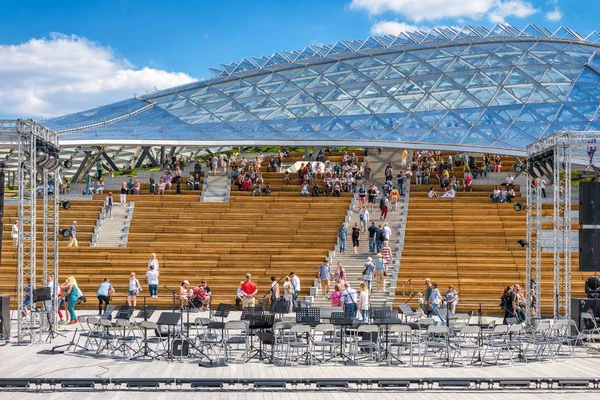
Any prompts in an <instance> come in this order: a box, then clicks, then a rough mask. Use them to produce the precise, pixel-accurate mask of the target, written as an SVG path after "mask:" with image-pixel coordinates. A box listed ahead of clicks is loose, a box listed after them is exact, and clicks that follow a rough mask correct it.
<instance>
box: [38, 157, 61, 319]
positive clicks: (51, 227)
mask: <svg viewBox="0 0 600 400" xmlns="http://www.w3.org/2000/svg"><path fill="white" fill-rule="evenodd" d="M59 171H60V170H59V168H57V169H56V170H52V171H50V170H48V169H44V172H43V175H44V178H43V181H42V184H43V185H44V188H48V187H49V185H50V183H51V182H53V187H54V191H53V192H50V193H49V191H48V190H47V189H45V190H44V195H43V202H44V203H43V204H44V217H43V239H42V240H43V247H42V248H43V249H44V252H43V260H42V266H43V271H42V285H44V286H45V285H46V282H48V275H49V274H50V273H52V274H53V275H54V283H53V287H52V293H57V291H58V285H57V282H58V281H57V279H58V228H59V218H58V210H59V206H58V204H59V203H58V196H59V194H60V193H59V186H60V183H61V177H60V172H59ZM57 309H58V296H53V298H52V307H51V310H50V312H51V316H52V317H51V321H50V322H51V323H54V322H55V321H54V316H55V314H56V310H57Z"/></svg>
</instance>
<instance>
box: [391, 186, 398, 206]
mask: <svg viewBox="0 0 600 400" xmlns="http://www.w3.org/2000/svg"><path fill="white" fill-rule="evenodd" d="M390 200H391V202H392V211H396V210H397V209H398V200H400V192H399V191H398V189H396V187H394V188H393V189H392V191H391V192H390Z"/></svg>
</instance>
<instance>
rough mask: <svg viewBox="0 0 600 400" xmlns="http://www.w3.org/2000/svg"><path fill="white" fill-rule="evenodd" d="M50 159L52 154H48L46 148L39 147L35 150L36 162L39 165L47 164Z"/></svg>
mask: <svg viewBox="0 0 600 400" xmlns="http://www.w3.org/2000/svg"><path fill="white" fill-rule="evenodd" d="M49 159H50V155H48V153H47V152H46V148H45V147H38V149H37V150H36V152H35V162H36V163H37V164H38V166H40V167H43V166H44V165H46V163H47V162H48V160H49Z"/></svg>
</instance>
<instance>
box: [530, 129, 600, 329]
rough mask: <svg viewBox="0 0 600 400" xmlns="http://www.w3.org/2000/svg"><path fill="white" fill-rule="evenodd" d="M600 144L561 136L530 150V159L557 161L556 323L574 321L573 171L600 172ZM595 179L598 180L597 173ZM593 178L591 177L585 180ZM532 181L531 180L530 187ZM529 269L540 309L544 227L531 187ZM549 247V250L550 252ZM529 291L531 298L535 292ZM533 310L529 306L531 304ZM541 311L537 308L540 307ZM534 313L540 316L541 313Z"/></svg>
mask: <svg viewBox="0 0 600 400" xmlns="http://www.w3.org/2000/svg"><path fill="white" fill-rule="evenodd" d="M597 143H600V132H563V131H560V132H557V133H555V134H554V135H552V136H548V137H546V138H543V139H540V140H539V141H537V142H535V143H533V144H530V145H529V146H527V158H528V160H530V159H531V158H532V157H535V156H538V155H541V154H546V155H547V154H548V152H551V154H552V156H553V157H554V162H553V165H552V166H553V171H552V184H553V196H552V204H553V209H552V211H553V213H552V223H553V228H552V246H551V248H552V255H553V258H552V260H553V285H554V290H553V304H554V309H553V311H554V312H553V314H554V318H555V319H562V318H570V317H571V268H572V257H571V255H572V254H571V253H572V252H573V251H576V246H574V244H573V243H572V241H571V239H572V235H573V233H574V231H573V227H572V217H571V210H572V194H571V190H572V187H571V186H572V185H571V180H572V179H573V177H572V176H571V168H572V165H573V164H574V163H576V164H579V165H582V166H583V165H587V166H588V167H587V168H586V171H588V172H589V171H592V172H593V171H596V172H599V171H600V169H598V168H597V167H596V166H595V165H594V164H595V163H596V164H597V163H600V157H597V156H596V144H597ZM589 173H591V172H589ZM592 175H593V177H598V175H597V174H596V173H595V172H594V174H592ZM583 177H584V178H585V177H589V176H583ZM531 181H532V178H531V177H528V182H527V183H528V185H529V186H530V185H531ZM527 201H528V207H527V241H528V244H529V246H528V248H527V265H526V279H527V282H528V283H529V282H530V279H531V278H533V277H535V280H536V283H537V296H538V303H537V305H538V307H539V303H541V301H540V300H541V299H540V297H539V293H540V290H539V287H540V285H541V276H540V275H541V259H542V251H543V250H544V249H543V248H542V246H541V240H540V238H541V232H542V228H541V223H542V199H541V198H540V194H539V192H538V191H534V190H533V189H532V188H531V187H528V188H527ZM548 247H549V246H545V248H546V249H548ZM548 250H549V249H548ZM527 288H528V290H529V293H528V294H527V295H528V298H529V295H530V293H531V290H532V288H531V287H530V285H529V284H528V285H527ZM527 305H528V306H530V305H529V304H527ZM536 308H537V307H536ZM531 313H532V314H533V315H535V316H539V315H540V314H539V309H537V310H532V311H531Z"/></svg>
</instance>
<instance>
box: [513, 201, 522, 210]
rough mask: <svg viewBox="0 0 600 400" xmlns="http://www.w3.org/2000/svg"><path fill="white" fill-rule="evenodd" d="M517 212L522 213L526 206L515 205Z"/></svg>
mask: <svg viewBox="0 0 600 400" xmlns="http://www.w3.org/2000/svg"><path fill="white" fill-rule="evenodd" d="M513 208H514V209H515V211H516V212H521V211H523V210H524V209H525V206H524V205H523V204H522V203H515V205H514V206H513Z"/></svg>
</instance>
